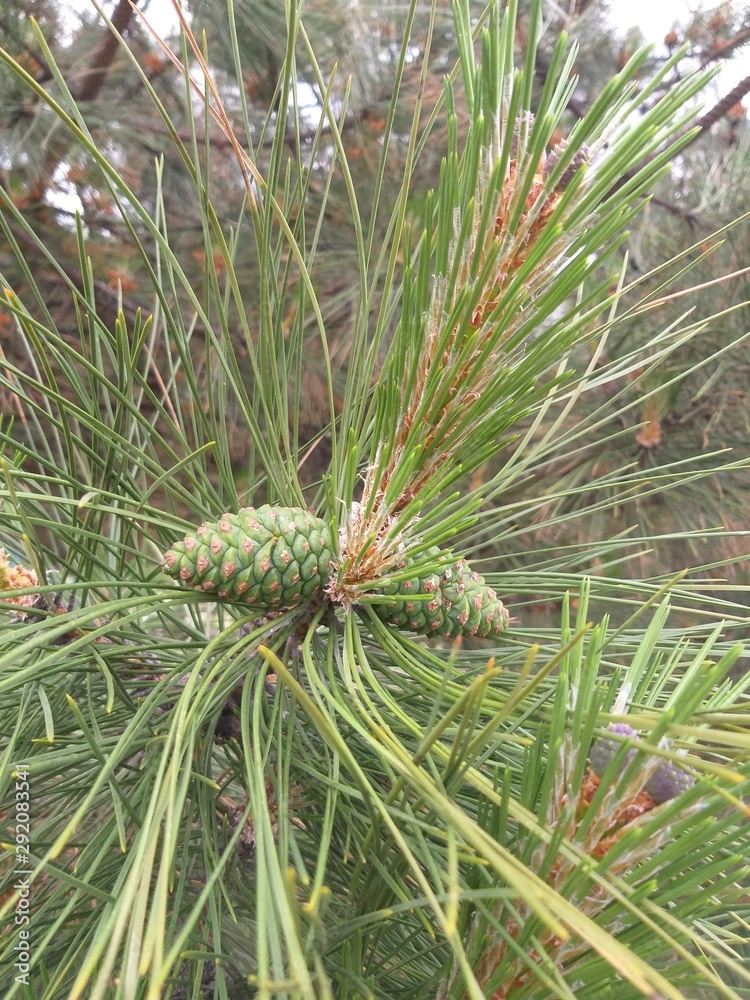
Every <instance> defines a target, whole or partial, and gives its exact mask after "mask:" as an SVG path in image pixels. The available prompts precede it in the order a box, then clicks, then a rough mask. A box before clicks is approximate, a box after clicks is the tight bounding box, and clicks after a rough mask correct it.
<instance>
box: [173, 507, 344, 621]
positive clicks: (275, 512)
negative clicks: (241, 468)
mask: <svg viewBox="0 0 750 1000" xmlns="http://www.w3.org/2000/svg"><path fill="white" fill-rule="evenodd" d="M332 565H333V564H332V551H331V538H330V532H329V530H328V526H327V525H326V523H325V522H324V521H322V520H321V519H320V518H318V517H315V516H314V515H312V514H310V513H308V511H306V510H303V509H302V508H300V507H271V506H270V505H268V504H264V506H262V507H258V508H255V507H244V508H243V509H242V510H240V511H239V512H238V513H237V514H223V515H222V517H221V518H220V519H219V520H218V521H215V522H210V521H206V522H205V523H204V524H202V525H201V526H200V527H199V528H198V529H196V531H195V532H193V533H190V534H187V535H185V538H184V539H183V541H181V542H177V543H176V544H175V545H174V547H173V548H171V549H170V550H169V551H168V552H166V553H165V555H164V562H163V563H162V567H163V569H164V571H165V572H166V573H169V575H170V576H173V577H174V578H175V579H176V580H179V581H180V582H181V583H184V584H186V585H187V586H189V587H195V588H196V589H198V590H203V591H206V592H207V593H212V594H214V595H215V596H217V597H223V598H228V599H229V600H233V601H238V602H240V603H242V604H247V605H250V606H251V607H253V608H257V609H258V610H259V611H268V610H271V609H278V608H293V607H296V606H297V605H298V604H305V603H307V602H308V601H311V600H312V599H313V598H314V597H316V596H317V595H318V594H319V593H320V592H321V591H322V590H323V588H324V587H325V585H326V583H327V582H328V578H329V577H330V575H331V571H332Z"/></svg>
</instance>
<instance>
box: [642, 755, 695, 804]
mask: <svg viewBox="0 0 750 1000" xmlns="http://www.w3.org/2000/svg"><path fill="white" fill-rule="evenodd" d="M694 784H695V778H694V777H693V776H692V774H690V773H689V772H688V771H683V769H682V768H681V767H679V766H678V765H677V764H675V763H674V761H671V760H663V761H662V762H661V763H660V764H659V766H658V767H657V768H656V770H655V771H654V773H653V774H652V775H651V777H650V778H649V779H648V781H647V782H646V791H647V792H648V794H649V795H650V796H651V798H652V799H653V800H654V802H656V803H657V804H658V805H661V803H662V802H668V801H669V799H676V798H677V796H678V795H682V793H683V792H686V791H687V790H688V788H692V787H693V785H694Z"/></svg>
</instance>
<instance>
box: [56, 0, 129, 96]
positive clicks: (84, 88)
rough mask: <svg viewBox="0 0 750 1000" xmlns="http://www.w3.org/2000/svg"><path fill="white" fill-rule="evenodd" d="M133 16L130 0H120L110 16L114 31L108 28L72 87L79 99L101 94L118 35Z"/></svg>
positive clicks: (115, 48)
mask: <svg viewBox="0 0 750 1000" xmlns="http://www.w3.org/2000/svg"><path fill="white" fill-rule="evenodd" d="M132 16H133V5H132V4H131V3H130V0H120V2H119V3H118V4H117V7H116V8H115V11H114V13H113V14H112V17H111V18H110V20H111V21H112V27H113V28H114V31H111V30H110V29H109V27H107V28H106V33H105V34H104V35H103V36H102V38H101V40H100V41H99V44H98V45H97V46H96V48H95V49H94V51H93V52H92V54H91V60H90V61H89V64H88V66H87V68H86V69H85V70H84V72H83V73H81V74H79V77H78V80H77V81H76V86H75V88H71V90H72V93H73V96H74V97H75V99H76V100H77V101H94V100H96V98H97V97H98V96H99V91H100V90H101V89H102V85H103V84H104V81H105V79H106V77H107V72H108V71H109V67H110V66H111V65H112V62H113V60H114V58H115V55H116V53H117V50H118V48H119V45H120V40H119V38H118V35H121V34H122V33H123V32H124V31H125V29H126V28H127V26H128V24H129V23H130V19H131V17H132ZM115 32H116V33H115Z"/></svg>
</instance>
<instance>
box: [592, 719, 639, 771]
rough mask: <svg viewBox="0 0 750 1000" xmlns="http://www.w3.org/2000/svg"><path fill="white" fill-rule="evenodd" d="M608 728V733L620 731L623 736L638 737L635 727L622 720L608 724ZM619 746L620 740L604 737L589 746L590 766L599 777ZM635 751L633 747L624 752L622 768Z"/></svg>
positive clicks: (633, 755)
mask: <svg viewBox="0 0 750 1000" xmlns="http://www.w3.org/2000/svg"><path fill="white" fill-rule="evenodd" d="M608 730H609V732H610V733H621V734H622V735H623V736H632V737H633V739H637V737H638V733H637V732H636V731H635V729H633V728H632V727H631V726H628V725H627V724H626V723H624V722H616V723H614V725H612V726H609V727H608ZM621 746H622V741H621V740H609V739H607V738H606V737H605V738H604V739H601V740H597V741H596V743H594V744H593V746H592V747H591V752H590V754H589V760H590V761H591V768H592V770H593V771H594V772H595V773H596V774H598V775H599V777H600V778H601V776H602V775H603V774H604V772H605V771H606V770H607V768H608V767H609V765H610V764H611V763H612V761H613V760H614V759H615V754H616V753H617V751H618V750H619V749H620V747H621ZM636 752H637V751H636V750H635V748H634V747H633V748H632V749H630V750H628V752H627V753H626V754H625V760H624V762H623V765H622V766H623V768H625V767H627V766H628V764H629V763H630V761H631V760H632V759H633V757H635V755H636Z"/></svg>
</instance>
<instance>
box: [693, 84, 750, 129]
mask: <svg viewBox="0 0 750 1000" xmlns="http://www.w3.org/2000/svg"><path fill="white" fill-rule="evenodd" d="M748 92H750V76H746V77H745V78H744V80H740V82H739V83H738V84H737V86H736V87H733V88H732V90H730V91H729V93H728V94H727V95H726V97H723V98H722V99H721V100H720V101H719V102H718V104H715V105H714V106H713V108H711V110H710V111H707V112H706V114H705V115H703V117H702V118H699V119H698V121H697V122H696V125H697V126H698V128H699V129H700V132H698V133H697V134H696V135H695V136H694V137H693V138H692V139H691V140H690V142H691V143H692V142H695V140H696V139H699V138H700V136H701V135H703V133H704V132H707V131H708V130H709V129H710V128H712V127H713V126H714V125H715V124H716V123H717V122H718V121H719V120H720V119H721V118H723V117H724V115H725V114H726V113H727V112H728V111H729V109H730V108H733V107H734V106H735V104H737V103H739V101H741V100H742V98H743V97H744V96H745V94H747V93H748Z"/></svg>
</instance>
